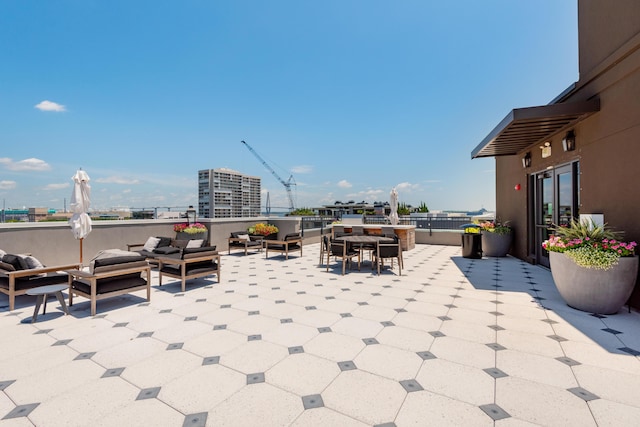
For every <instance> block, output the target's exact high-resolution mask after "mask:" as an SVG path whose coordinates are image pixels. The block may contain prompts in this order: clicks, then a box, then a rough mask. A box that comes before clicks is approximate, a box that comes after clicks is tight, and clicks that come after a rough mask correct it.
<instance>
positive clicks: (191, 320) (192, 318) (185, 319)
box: [184, 316, 198, 322]
mask: <svg viewBox="0 0 640 427" xmlns="http://www.w3.org/2000/svg"><path fill="white" fill-rule="evenodd" d="M194 320H198V316H188V317H185V318H184V321H185V322H193V321H194Z"/></svg>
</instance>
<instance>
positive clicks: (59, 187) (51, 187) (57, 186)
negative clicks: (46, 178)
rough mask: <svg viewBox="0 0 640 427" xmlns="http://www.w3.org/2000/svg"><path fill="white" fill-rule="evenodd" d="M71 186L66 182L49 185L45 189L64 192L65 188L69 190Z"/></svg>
mask: <svg viewBox="0 0 640 427" xmlns="http://www.w3.org/2000/svg"><path fill="white" fill-rule="evenodd" d="M69 186H70V184H69V183H68V182H65V183H64V184H49V185H46V186H45V187H44V189H45V190H62V189H64V188H69Z"/></svg>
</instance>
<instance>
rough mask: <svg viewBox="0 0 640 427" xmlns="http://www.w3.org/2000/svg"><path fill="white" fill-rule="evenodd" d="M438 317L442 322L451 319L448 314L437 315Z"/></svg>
mask: <svg viewBox="0 0 640 427" xmlns="http://www.w3.org/2000/svg"><path fill="white" fill-rule="evenodd" d="M438 319H440V320H442V321H443V322H444V321H447V320H451V317H449V316H438Z"/></svg>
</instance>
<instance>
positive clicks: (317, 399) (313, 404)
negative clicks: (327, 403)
mask: <svg viewBox="0 0 640 427" xmlns="http://www.w3.org/2000/svg"><path fill="white" fill-rule="evenodd" d="M302 405H303V406H304V409H313V408H322V407H323V406H324V402H323V401H322V396H320V395H319V394H312V395H309V396H302Z"/></svg>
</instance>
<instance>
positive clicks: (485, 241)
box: [479, 221, 513, 257]
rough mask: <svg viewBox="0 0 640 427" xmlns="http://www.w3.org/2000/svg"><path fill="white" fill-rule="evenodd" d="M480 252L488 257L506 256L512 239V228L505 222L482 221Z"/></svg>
mask: <svg viewBox="0 0 640 427" xmlns="http://www.w3.org/2000/svg"><path fill="white" fill-rule="evenodd" d="M479 225H480V230H481V234H482V254H483V255H484V256H490V257H504V256H507V254H508V253H509V250H510V249H511V242H512V240H513V229H512V228H511V227H509V226H508V225H507V223H504V224H502V223H500V222H495V221H484V222H481V223H480V224H479Z"/></svg>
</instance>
